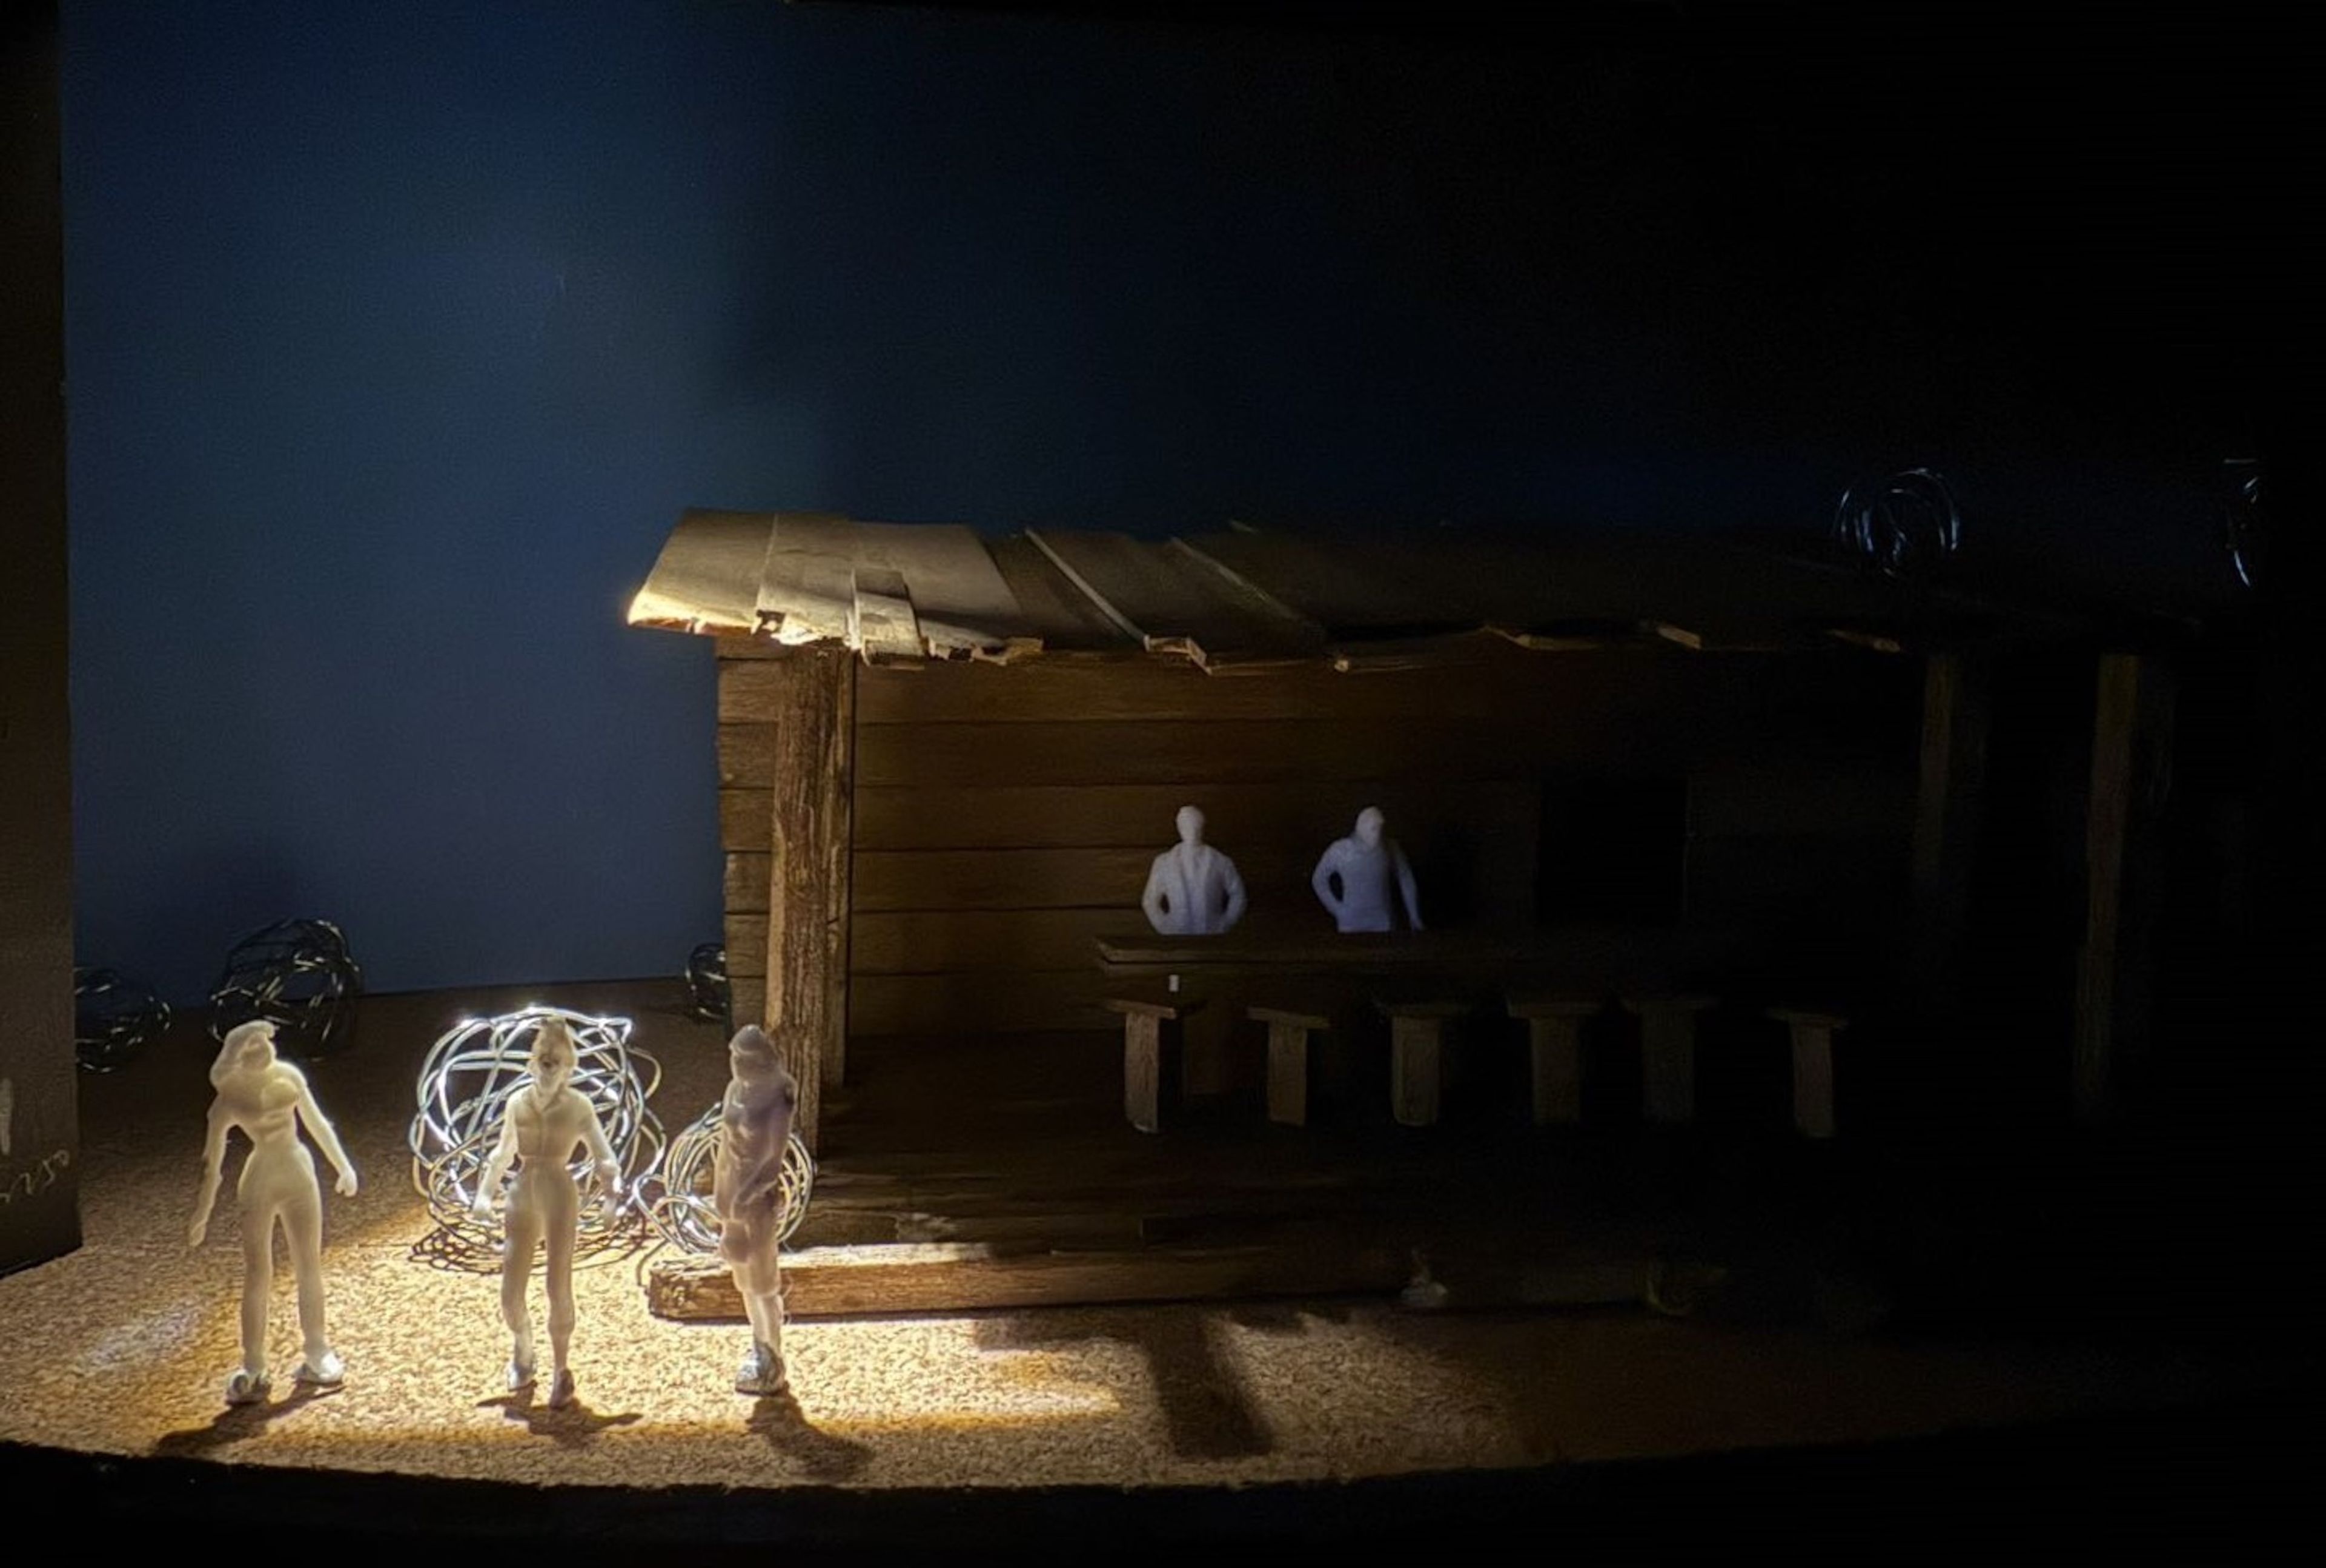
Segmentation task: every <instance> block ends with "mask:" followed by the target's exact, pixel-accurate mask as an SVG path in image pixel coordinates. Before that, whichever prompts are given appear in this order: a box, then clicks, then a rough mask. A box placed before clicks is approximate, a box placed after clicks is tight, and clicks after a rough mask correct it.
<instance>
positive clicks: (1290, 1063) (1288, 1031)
mask: <svg viewBox="0 0 2326 1568" xmlns="http://www.w3.org/2000/svg"><path fill="white" fill-rule="evenodd" d="M1245 1016H1247V1017H1249V1018H1251V1020H1252V1021H1253V1022H1255V1023H1260V1024H1265V1025H1268V1119H1269V1120H1270V1121H1273V1122H1280V1123H1282V1124H1283V1125H1284V1126H1286V1127H1306V1126H1307V1124H1308V1036H1309V1035H1311V1034H1312V1033H1314V1032H1315V1031H1317V1030H1319V1029H1330V1028H1331V1027H1332V1026H1333V1019H1332V1016H1331V1015H1330V1014H1327V1013H1323V1012H1317V1011H1314V1010H1304V1009H1299V1008H1290V1007H1248V1008H1246V1009H1245Z"/></svg>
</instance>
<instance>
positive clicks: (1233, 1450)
mask: <svg viewBox="0 0 2326 1568" xmlns="http://www.w3.org/2000/svg"><path fill="white" fill-rule="evenodd" d="M1216 1322H1217V1315H1216V1314H1215V1313H1213V1312H1210V1311H1208V1310H1204V1309H1199V1308H1194V1307H1188V1308H1177V1309H1171V1310H1167V1311H1159V1312H1158V1311H1148V1312H1140V1313H1102V1314H1097V1315H1093V1314H1091V1313H1084V1312H1065V1313H1012V1314H1010V1315H1009V1316H1007V1317H986V1318H981V1319H980V1320H979V1321H978V1325H977V1342H978V1344H979V1346H980V1347H982V1349H985V1350H1047V1349H1050V1348H1052V1347H1055V1346H1058V1345H1065V1344H1080V1343H1083V1342H1084V1341H1091V1340H1112V1341H1117V1342H1119V1343H1121V1344H1126V1345H1130V1346H1131V1347H1132V1348H1134V1349H1136V1350H1138V1351H1139V1353H1140V1356H1141V1357H1143V1358H1144V1359H1145V1360H1146V1362H1147V1369H1148V1376H1149V1378H1150V1379H1151V1380H1152V1382H1153V1384H1154V1387H1155V1396H1156V1398H1157V1400H1158V1402H1159V1403H1160V1404H1161V1405H1162V1406H1163V1418H1164V1420H1165V1422H1166V1423H1167V1424H1168V1426H1169V1429H1170V1437H1171V1447H1172V1451H1173V1452H1176V1453H1177V1454H1179V1455H1180V1456H1181V1457H1182V1458H1186V1459H1242V1458H1246V1457H1249V1456H1251V1455H1253V1454H1261V1453H1266V1452H1269V1451H1270V1448H1272V1447H1273V1446H1274V1441H1275V1440H1274V1439H1273V1438H1272V1437H1271V1436H1270V1434H1269V1432H1268V1428H1267V1424H1266V1423H1265V1422H1264V1421H1262V1420H1261V1415H1260V1413H1259V1411H1258V1410H1257V1409H1256V1408H1254V1406H1253V1404H1252V1400H1251V1394H1250V1393H1249V1391H1247V1390H1246V1389H1245V1387H1244V1386H1243V1381H1242V1378H1239V1377H1237V1375H1236V1374H1235V1372H1234V1371H1233V1369H1230V1368H1229V1367H1228V1366H1227V1364H1226V1362H1225V1359H1223V1357H1222V1355H1221V1353H1220V1347H1219V1341H1218V1336H1217V1328H1216Z"/></svg>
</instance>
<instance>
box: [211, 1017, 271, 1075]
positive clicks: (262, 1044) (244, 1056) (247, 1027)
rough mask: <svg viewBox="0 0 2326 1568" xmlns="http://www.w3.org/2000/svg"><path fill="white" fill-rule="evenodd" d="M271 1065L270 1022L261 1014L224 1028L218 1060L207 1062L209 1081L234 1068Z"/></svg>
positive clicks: (245, 1069) (252, 1069)
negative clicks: (223, 1039)
mask: <svg viewBox="0 0 2326 1568" xmlns="http://www.w3.org/2000/svg"><path fill="white" fill-rule="evenodd" d="M272 1066H274V1025H273V1024H271V1023H269V1022H268V1021H267V1020H266V1019H265V1018H253V1019H252V1020H251V1021H250V1022H249V1023H247V1024H237V1025H235V1026H234V1027H233V1028H231V1029H228V1031H227V1032H226V1040H225V1041H224V1043H223V1044H220V1045H219V1053H218V1060H217V1061H216V1062H211V1063H210V1082H211V1084H212V1085H217V1084H220V1083H224V1082H225V1081H227V1079H228V1077H229V1076H231V1075H232V1074H234V1073H237V1072H259V1071H261V1070H263V1069H265V1068H268V1067H272Z"/></svg>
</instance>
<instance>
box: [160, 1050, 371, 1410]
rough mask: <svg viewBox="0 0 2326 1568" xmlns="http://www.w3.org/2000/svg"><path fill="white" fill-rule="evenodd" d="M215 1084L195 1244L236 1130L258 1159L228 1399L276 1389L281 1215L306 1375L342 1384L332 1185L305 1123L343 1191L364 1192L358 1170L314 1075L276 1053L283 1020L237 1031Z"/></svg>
mask: <svg viewBox="0 0 2326 1568" xmlns="http://www.w3.org/2000/svg"><path fill="white" fill-rule="evenodd" d="M210 1084H211V1087H213V1088H214V1089H216V1090H218V1097H217V1098H216V1099H213V1100H212V1101H211V1102H210V1116H209V1138H208V1139H207V1140H206V1141H205V1142H204V1144H203V1146H202V1190H201V1195H200V1197H199V1198H197V1199H196V1200H195V1201H194V1218H193V1222H192V1223H191V1224H190V1225H189V1226H187V1228H186V1243H187V1245H188V1246H190V1247H200V1245H201V1244H202V1238H203V1237H204V1236H206V1235H208V1234H209V1224H210V1210H211V1208H212V1207H213V1206H214V1205H215V1204H216V1203H217V1202H218V1190H219V1177H220V1174H221V1173H222V1171H223V1168H224V1166H225V1164H226V1139H227V1134H228V1132H230V1131H232V1130H233V1129H235V1128H237V1127H240V1128H241V1129H242V1133H243V1136H244V1137H247V1138H248V1139H249V1140H250V1157H249V1158H248V1159H247V1160H245V1161H244V1162H243V1166H242V1176H241V1179H240V1180H239V1181H237V1183H235V1188H234V1195H235V1204H236V1207H237V1211H238V1212H239V1213H240V1215H241V1219H242V1261H243V1270H242V1365H241V1367H240V1368H239V1369H237V1370H236V1372H235V1374H234V1376H233V1377H231V1378H228V1380H227V1386H226V1401H227V1403H228V1404H229V1405H254V1404H256V1403H257V1402H258V1401H260V1400H262V1399H264V1398H265V1397H266V1389H267V1379H266V1310H267V1298H268V1297H269V1296H271V1295H272V1294H274V1227H275V1225H276V1223H277V1222H278V1221H279V1222H280V1223H281V1224H282V1227H283V1229H284V1234H285V1235H286V1236H287V1237H288V1239H289V1240H290V1243H291V1267H292V1269H293V1272H294V1273H295V1274H296V1275H297V1276H298V1280H299V1332H300V1334H301V1335H302V1338H303V1340H304V1341H305V1344H304V1347H303V1350H304V1353H303V1355H302V1359H301V1360H300V1362H299V1370H298V1373H297V1380H298V1381H299V1382H301V1383H304V1384H308V1385H311V1386H313V1387H324V1388H329V1387H337V1386H338V1385H339V1383H340V1380H341V1378H343V1377H344V1376H345V1369H343V1368H342V1366H341V1365H340V1358H339V1356H338V1355H337V1354H336V1353H335V1352H334V1351H333V1350H332V1349H331V1341H330V1337H329V1336H328V1335H327V1334H326V1333H325V1331H324V1328H323V1193H322V1189H321V1186H320V1185H319V1184H318V1183H316V1181H315V1157H314V1156H313V1155H311V1154H309V1153H308V1152H307V1146H306V1145H305V1144H303V1143H302V1142H300V1141H299V1127H300V1126H301V1124H302V1123H303V1124H304V1125H305V1127H306V1128H307V1132H308V1135H309V1136H310V1137H312V1138H313V1139H314V1140H315V1142H316V1143H317V1144H318V1145H319V1146H321V1148H322V1151H323V1155H324V1157H325V1158H327V1159H329V1160H330V1162H331V1168H332V1169H334V1170H336V1171H337V1172H339V1174H340V1180H339V1186H338V1189H337V1190H338V1192H339V1194H340V1197H342V1198H352V1197H354V1196H355V1195H356V1168H355V1166H354V1165H353V1164H349V1160H348V1155H347V1151H346V1150H345V1149H343V1148H341V1147H340V1138H339V1135H338V1134H337V1133H335V1132H333V1131H332V1130H331V1124H330V1122H328V1121H326V1120H324V1119H323V1113H322V1111H321V1109H318V1108H317V1107H316V1104H315V1097H314V1095H313V1094H312V1093H311V1092H309V1090H308V1088H307V1080H306V1077H305V1076H304V1075H303V1074H302V1073H301V1072H300V1071H299V1070H298V1069H297V1068H295V1067H293V1066H292V1065H291V1064H290V1063H289V1062H282V1061H278V1060H277V1059H276V1058H275V1054H274V1025H272V1024H270V1023H268V1022H267V1021H266V1020H265V1019H263V1018H258V1019H253V1020H252V1021H251V1022H249V1023H247V1024H240V1025H236V1026H235V1027H234V1028H232V1029H230V1030H228V1032H227V1037H226V1040H225V1042H224V1044H222V1045H221V1046H220V1047H219V1054H218V1060H217V1061H216V1062H212V1063H211V1064H210Z"/></svg>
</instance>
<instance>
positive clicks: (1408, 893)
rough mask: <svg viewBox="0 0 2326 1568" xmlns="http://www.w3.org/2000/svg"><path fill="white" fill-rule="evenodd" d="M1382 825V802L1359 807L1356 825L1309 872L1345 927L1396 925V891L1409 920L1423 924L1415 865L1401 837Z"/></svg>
mask: <svg viewBox="0 0 2326 1568" xmlns="http://www.w3.org/2000/svg"><path fill="white" fill-rule="evenodd" d="M1383 826H1384V820H1383V818H1382V813H1381V810H1380V808H1379V807H1376V806H1367V807H1366V808H1365V809H1364V810H1363V811H1362V812H1358V813H1357V827H1356V831H1355V832H1354V833H1352V834H1351V835H1350V836H1349V837H1347V838H1345V839H1335V840H1333V842H1332V843H1331V844H1330V845H1328V846H1326V850H1325V853H1324V854H1323V855H1322V856H1320V857H1319V858H1317V869H1316V871H1315V873H1314V874H1313V875H1312V876H1310V877H1309V878H1308V886H1309V887H1310V888H1311V889H1312V890H1313V891H1314V892H1315V893H1316V895H1317V902H1318V903H1320V904H1322V905H1324V906H1325V908H1326V911H1327V912H1328V913H1329V914H1331V915H1332V917H1333V923H1334V924H1335V926H1336V927H1337V928H1339V929H1340V930H1342V931H1344V932H1361V931H1390V930H1393V929H1394V928H1395V925H1396V915H1395V909H1394V908H1393V906H1392V905H1391V893H1392V891H1394V893H1395V894H1396V895H1397V898H1398V899H1399V901H1400V902H1401V903H1402V904H1403V905H1404V907H1405V919H1406V923H1407V925H1408V926H1409V927H1410V928H1411V929H1412V930H1415V931H1419V930H1420V929H1421V897H1420V891H1419V888H1417V887H1416V886H1414V880H1413V867H1412V865H1411V864H1410V862H1409V861H1408V860H1407V859H1406V858H1405V851H1404V850H1403V849H1400V848H1399V847H1398V842H1397V840H1394V839H1391V838H1386V837H1385V836H1384V835H1383V831H1382V830H1383Z"/></svg>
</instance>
